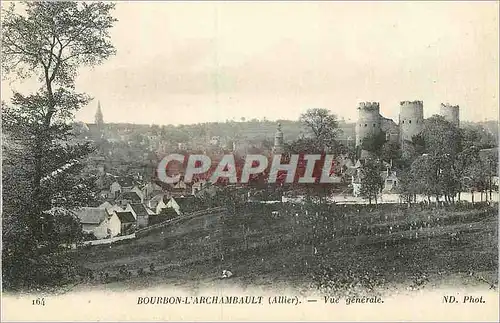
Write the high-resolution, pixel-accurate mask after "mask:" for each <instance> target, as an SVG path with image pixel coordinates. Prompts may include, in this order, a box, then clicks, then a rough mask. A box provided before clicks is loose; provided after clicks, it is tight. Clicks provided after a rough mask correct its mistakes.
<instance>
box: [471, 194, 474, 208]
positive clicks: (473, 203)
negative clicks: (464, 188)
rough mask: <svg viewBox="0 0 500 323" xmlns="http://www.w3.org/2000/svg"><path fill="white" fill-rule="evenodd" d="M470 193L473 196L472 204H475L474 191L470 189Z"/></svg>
mask: <svg viewBox="0 0 500 323" xmlns="http://www.w3.org/2000/svg"><path fill="white" fill-rule="evenodd" d="M470 195H471V198H472V205H474V191H470Z"/></svg>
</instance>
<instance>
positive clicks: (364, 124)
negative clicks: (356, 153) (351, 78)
mask: <svg viewBox="0 0 500 323" xmlns="http://www.w3.org/2000/svg"><path fill="white" fill-rule="evenodd" d="M381 131H382V128H381V121H380V104H379V103H378V102H361V103H360V104H359V106H358V122H357V123H356V146H360V145H361V144H362V143H363V139H365V138H366V137H368V136H371V135H376V134H379V133H380V132H381Z"/></svg>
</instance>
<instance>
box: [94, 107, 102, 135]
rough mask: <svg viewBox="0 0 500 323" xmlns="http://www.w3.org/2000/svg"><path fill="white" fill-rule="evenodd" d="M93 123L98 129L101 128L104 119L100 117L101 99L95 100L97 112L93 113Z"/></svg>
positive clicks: (100, 129)
mask: <svg viewBox="0 0 500 323" xmlns="http://www.w3.org/2000/svg"><path fill="white" fill-rule="evenodd" d="M95 124H96V126H97V129H99V131H102V130H103V127H104V119H103V117H102V110H101V101H97V112H96V113H95Z"/></svg>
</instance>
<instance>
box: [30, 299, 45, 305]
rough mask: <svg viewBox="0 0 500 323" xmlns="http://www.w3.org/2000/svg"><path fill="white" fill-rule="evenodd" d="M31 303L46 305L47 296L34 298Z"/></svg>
mask: <svg viewBox="0 0 500 323" xmlns="http://www.w3.org/2000/svg"><path fill="white" fill-rule="evenodd" d="M31 305H38V306H45V298H43V297H38V298H36V299H34V300H33V303H32V304H31Z"/></svg>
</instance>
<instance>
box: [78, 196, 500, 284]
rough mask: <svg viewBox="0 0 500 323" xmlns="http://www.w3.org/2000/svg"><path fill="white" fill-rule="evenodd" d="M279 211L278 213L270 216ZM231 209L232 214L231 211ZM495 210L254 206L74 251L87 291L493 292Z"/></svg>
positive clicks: (360, 206) (496, 230)
mask: <svg viewBox="0 0 500 323" xmlns="http://www.w3.org/2000/svg"><path fill="white" fill-rule="evenodd" d="M272 211H278V212H279V215H276V214H274V215H273V214H272ZM230 213H231V214H230ZM497 243H498V206H497V205H494V206H487V205H482V206H475V207H474V208H472V207H471V206H468V207H465V206H461V207H458V206H451V207H446V208H433V207H425V208H424V207H421V206H414V207H411V208H408V207H407V206H401V205H378V206H368V205H350V206H347V205H343V206H338V205H337V206H323V207H320V206H317V205H310V206H303V205H302V206H301V205H295V206H294V205H288V204H280V205H259V206H252V209H249V207H244V208H241V209H237V210H233V211H232V212H226V213H224V214H215V215H205V216H202V217H199V218H194V219H190V220H187V221H181V222H179V223H177V224H175V225H172V226H169V227H165V228H163V229H160V230H158V231H157V232H153V233H151V234H150V235H148V236H145V237H142V238H138V239H136V240H131V241H127V242H122V243H119V244H114V245H111V246H95V247H91V248H86V249H81V250H78V251H76V252H74V253H73V255H74V256H75V257H77V258H78V260H79V262H80V263H81V264H82V266H84V267H85V268H87V269H88V270H89V273H91V274H89V275H88V276H87V277H86V279H85V284H84V285H85V286H89V285H91V286H94V287H97V286H96V285H102V284H106V286H107V287H106V288H113V287H116V288H138V287H150V286H157V285H158V284H165V285H175V286H183V287H185V288H195V289H196V288H201V287H202V286H203V287H210V286H215V285H217V284H220V283H221V279H220V276H221V274H222V270H224V269H227V270H230V271H231V272H232V273H234V277H231V278H230V279H228V280H227V281H228V282H229V281H230V282H231V284H235V285H239V286H241V287H249V286H252V287H256V286H261V287H270V286H293V287H296V288H298V289H311V288H312V289H315V290H321V291H335V292H336V293H340V292H342V293H349V292H352V291H353V290H358V289H361V290H369V291H372V292H378V291H383V290H388V289H391V290H393V289H394V287H395V286H398V287H401V288H404V289H407V290H418V289H422V288H432V287H433V286H441V285H443V284H451V285H470V284H473V285H475V286H478V287H480V288H485V289H489V288H496V286H497V284H498V281H497V275H498V271H497V270H498V248H497Z"/></svg>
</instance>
